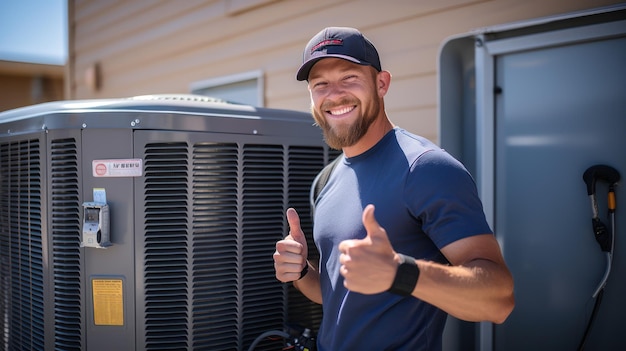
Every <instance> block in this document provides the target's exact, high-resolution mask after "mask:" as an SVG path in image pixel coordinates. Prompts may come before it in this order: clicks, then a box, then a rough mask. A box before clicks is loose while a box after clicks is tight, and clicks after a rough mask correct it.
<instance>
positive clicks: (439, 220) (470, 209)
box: [313, 127, 492, 351]
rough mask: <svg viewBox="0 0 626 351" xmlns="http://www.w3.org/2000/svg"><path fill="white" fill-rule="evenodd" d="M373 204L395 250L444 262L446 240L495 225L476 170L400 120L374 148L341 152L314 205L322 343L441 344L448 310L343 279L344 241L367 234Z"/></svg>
mask: <svg viewBox="0 0 626 351" xmlns="http://www.w3.org/2000/svg"><path fill="white" fill-rule="evenodd" d="M368 204H373V205H374V206H375V207H376V210H375V217H376V220H377V221H378V223H379V224H380V225H381V226H382V227H383V228H385V230H386V231H387V235H388V236H389V240H390V241H391V245H392V246H393V248H394V250H395V251H397V252H399V253H402V254H406V255H409V256H412V257H415V258H420V259H425V260H430V261H436V262H440V263H444V264H445V263H447V260H446V258H445V257H444V256H443V255H442V254H441V252H440V251H439V249H440V248H442V247H444V246H446V245H447V244H449V243H451V242H454V241H456V240H459V239H461V238H465V237H468V236H472V235H478V234H485V233H492V231H491V229H490V227H489V225H488V224H487V222H486V220H485V215H484V212H483V209H482V203H481V201H480V199H479V198H478V194H477V191H476V185H475V183H474V180H473V179H472V177H471V175H470V174H469V172H467V170H466V169H465V168H464V167H463V165H462V164H461V163H460V162H459V161H457V160H455V159H454V158H453V157H452V156H450V155H449V154H448V153H446V152H445V151H443V150H442V149H440V148H439V147H438V146H436V145H435V144H433V143H432V142H430V141H428V140H427V139H424V138H422V137H419V136H416V135H413V134H411V133H408V132H407V131H405V130H403V129H401V128H397V127H396V128H394V129H393V130H392V131H390V132H389V133H387V134H386V135H385V136H384V138H383V139H381V140H380V141H379V142H378V143H377V144H376V145H375V146H374V147H372V148H371V149H370V150H368V151H366V152H365V153H363V154H361V155H358V156H355V157H350V158H344V159H343V160H341V161H340V162H339V163H338V164H337V166H336V167H335V169H334V170H333V172H332V174H331V176H330V178H329V180H328V183H327V185H326V186H325V187H324V189H323V190H322V191H321V192H320V195H319V197H318V199H317V202H316V206H315V218H314V223H315V226H314V230H313V232H314V233H313V234H314V239H315V244H316V246H317V248H318V250H319V252H320V274H321V288H322V298H323V301H324V303H323V306H322V308H323V318H322V323H321V326H320V330H319V332H318V336H317V338H318V349H319V350H320V351H337V350H438V349H441V342H442V340H441V337H442V333H443V327H444V324H445V321H446V317H447V314H446V313H445V312H443V311H442V310H440V309H438V308H436V307H434V306H432V305H430V304H428V303H426V302H423V301H421V300H419V299H416V298H414V297H412V296H409V297H401V296H399V295H395V294H392V293H388V292H383V293H380V294H374V295H363V294H359V293H355V292H351V291H349V290H347V289H346V288H345V287H344V286H343V277H342V276H341V274H339V267H340V263H339V255H340V252H339V250H338V245H339V243H340V242H342V241H343V240H347V239H362V238H364V237H365V235H366V232H365V228H364V227H363V222H362V221H361V218H362V213H363V209H364V208H365V206H367V205H368Z"/></svg>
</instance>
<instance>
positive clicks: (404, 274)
mask: <svg viewBox="0 0 626 351" xmlns="http://www.w3.org/2000/svg"><path fill="white" fill-rule="evenodd" d="M398 256H399V257H400V265H399V266H398V270H397V271H396V276H395V278H394V280H393V284H391V288H389V290H388V291H389V292H391V293H394V294H397V295H400V296H409V295H411V294H412V293H413V290H414V289H415V285H417V280H418V279H419V276H420V270H419V268H418V267H417V263H415V259H414V258H413V257H410V256H406V255H403V254H398Z"/></svg>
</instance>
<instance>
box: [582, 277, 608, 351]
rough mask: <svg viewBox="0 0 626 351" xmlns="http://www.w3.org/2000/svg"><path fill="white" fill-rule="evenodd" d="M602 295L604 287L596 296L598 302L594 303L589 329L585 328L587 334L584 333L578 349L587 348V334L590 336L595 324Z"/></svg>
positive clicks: (588, 324)
mask: <svg viewBox="0 0 626 351" xmlns="http://www.w3.org/2000/svg"><path fill="white" fill-rule="evenodd" d="M602 295H604V289H602V290H600V292H598V296H597V297H596V302H595V303H594V304H593V311H592V312H591V317H589V322H588V323H587V329H586V330H585V334H584V335H583V338H582V340H581V341H580V345H579V346H578V351H583V350H584V349H585V342H587V336H589V332H590V331H591V326H592V325H593V320H594V319H595V318H596V314H598V310H599V309H600V308H599V307H600V302H601V301H602Z"/></svg>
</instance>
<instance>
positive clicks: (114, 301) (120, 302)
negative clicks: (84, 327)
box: [91, 279, 124, 325]
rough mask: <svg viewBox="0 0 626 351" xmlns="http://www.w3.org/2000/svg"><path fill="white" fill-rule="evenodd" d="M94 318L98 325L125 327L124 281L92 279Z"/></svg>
mask: <svg viewBox="0 0 626 351" xmlns="http://www.w3.org/2000/svg"><path fill="white" fill-rule="evenodd" d="M91 285H92V287H93V317H94V323H95V324H96V325H124V294H123V292H124V291H123V290H124V284H123V283H122V279H92V280H91Z"/></svg>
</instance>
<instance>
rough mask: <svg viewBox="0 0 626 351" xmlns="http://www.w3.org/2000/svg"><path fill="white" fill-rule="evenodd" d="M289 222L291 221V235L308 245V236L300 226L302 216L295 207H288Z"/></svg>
mask: <svg viewBox="0 0 626 351" xmlns="http://www.w3.org/2000/svg"><path fill="white" fill-rule="evenodd" d="M287 222H288V223H289V235H291V238H292V239H293V240H295V241H297V242H299V243H300V244H302V245H304V247H306V238H305V237H304V233H303V232H302V228H300V216H298V212H296V210H295V209H294V208H288V209H287Z"/></svg>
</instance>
